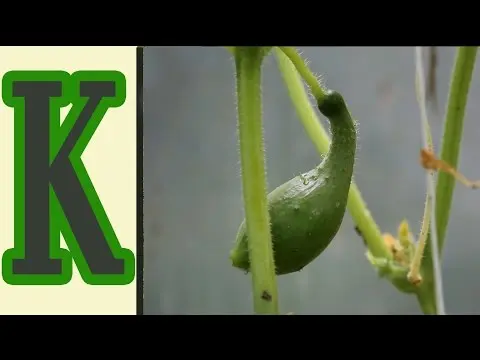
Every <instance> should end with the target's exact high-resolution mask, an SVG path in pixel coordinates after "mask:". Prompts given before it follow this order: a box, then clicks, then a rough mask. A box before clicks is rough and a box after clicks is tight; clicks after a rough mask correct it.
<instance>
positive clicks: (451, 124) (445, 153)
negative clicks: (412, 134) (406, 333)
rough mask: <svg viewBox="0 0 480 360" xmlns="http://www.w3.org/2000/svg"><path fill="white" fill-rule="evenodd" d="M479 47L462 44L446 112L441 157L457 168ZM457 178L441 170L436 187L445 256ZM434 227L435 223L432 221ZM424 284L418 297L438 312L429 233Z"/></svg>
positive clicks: (439, 231) (426, 308) (429, 309)
mask: <svg viewBox="0 0 480 360" xmlns="http://www.w3.org/2000/svg"><path fill="white" fill-rule="evenodd" d="M476 56H477V47H469V46H467V47H463V46H462V47H459V48H458V49H457V54H456V57H455V64H454V67H453V71H452V77H451V81H450V90H449V94H448V101H447V109H446V110H447V111H446V115H445V125H444V130H443V138H442V144H441V153H440V159H442V160H444V161H445V162H447V163H448V164H450V165H451V166H452V167H454V168H457V163H458V157H459V154H460V144H461V141H462V133H463V119H464V116H465V107H466V104H467V99H468V92H469V89H470V82H471V79H472V76H473V71H474V68H475V60H476ZM455 181H456V180H455V179H454V178H453V177H452V176H451V175H449V174H446V173H444V172H439V174H438V181H437V186H436V204H435V209H434V211H435V218H436V230H437V237H438V251H439V254H440V255H441V253H442V249H443V245H444V242H445V234H446V231H447V226H448V220H449V216H450V207H451V205H452V198H453V191H454V189H455ZM432 226H433V224H432ZM422 274H423V283H422V285H421V287H420V290H419V292H418V294H417V298H418V300H419V303H420V305H421V308H422V311H423V312H424V313H425V314H436V313H437V307H436V305H435V280H434V267H433V259H432V241H431V236H430V234H429V237H428V240H427V246H426V247H425V258H424V260H423V263H422Z"/></svg>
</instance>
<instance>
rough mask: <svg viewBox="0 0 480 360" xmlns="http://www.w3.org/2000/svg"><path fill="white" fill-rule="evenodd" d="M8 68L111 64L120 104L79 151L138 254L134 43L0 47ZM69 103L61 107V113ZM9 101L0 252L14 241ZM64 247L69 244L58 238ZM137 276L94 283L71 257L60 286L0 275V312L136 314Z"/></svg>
mask: <svg viewBox="0 0 480 360" xmlns="http://www.w3.org/2000/svg"><path fill="white" fill-rule="evenodd" d="M11 70H64V71H68V72H70V73H72V72H74V71H78V70H117V71H121V72H122V73H123V74H124V75H125V77H126V79H127V97H126V100H125V103H124V105H123V106H121V107H119V108H113V109H109V110H108V111H107V113H106V115H105V117H104V119H103V120H102V122H101V123H100V125H99V127H98V129H97V131H96V132H95V134H94V135H93V137H92V139H91V141H90V143H89V144H88V146H87V148H86V149H85V152H84V153H83V156H82V159H83V162H84V164H85V167H86V168H87V171H88V173H89V175H90V178H91V180H92V182H93V184H94V186H95V188H96V190H97V193H98V195H99V197H100V199H101V201H102V204H103V206H104V208H105V210H106V212H107V215H108V217H109V219H110V221H111V223H112V226H113V228H114V229H115V232H116V234H117V237H118V239H119V241H120V243H121V245H122V246H123V247H126V248H129V249H131V250H132V251H133V252H134V254H135V255H136V244H137V237H136V170H135V169H136V48H135V47H0V76H2V77H3V75H4V74H5V73H6V72H8V71H11ZM68 109H69V108H65V109H63V111H62V116H63V117H64V116H65V115H66V114H67V113H68ZM13 129H14V124H13V109H11V108H9V107H7V106H6V105H5V104H3V101H0V137H1V139H0V253H1V255H3V253H4V252H5V250H7V249H8V248H11V247H13V182H14V179H13ZM61 243H62V247H64V248H67V246H66V245H65V242H64V240H63V238H62V239H61ZM135 313H136V278H135V280H134V281H133V282H132V283H130V284H129V285H124V286H92V285H87V284H85V283H84V282H83V280H82V278H81V277H80V274H79V273H78V270H77V268H76V266H75V264H73V277H72V280H71V282H70V283H68V284H67V285H63V286H12V285H8V284H6V283H5V282H4V281H3V279H0V314H135Z"/></svg>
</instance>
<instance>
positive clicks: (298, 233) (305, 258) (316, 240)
mask: <svg viewBox="0 0 480 360" xmlns="http://www.w3.org/2000/svg"><path fill="white" fill-rule="evenodd" d="M319 110H320V112H321V113H322V114H323V115H325V116H326V117H327V118H328V120H329V122H330V127H331V131H332V142H331V145H330V149H329V151H328V153H327V155H326V156H325V158H324V159H323V161H322V162H321V164H320V165H319V166H317V167H316V168H315V169H313V170H310V171H308V172H306V173H304V174H302V175H299V176H296V177H294V178H293V179H291V180H289V181H287V182H286V183H284V184H283V185H280V186H279V187H277V188H276V189H275V190H273V191H272V192H271V193H270V194H269V195H268V205H269V213H270V221H271V232H272V244H273V250H274V258H275V267H276V274H277V275H282V274H289V273H292V272H296V271H299V270H301V269H302V268H303V267H305V266H306V265H307V264H309V263H310V262H312V261H313V260H314V259H315V258H316V257H317V256H319V255H320V254H321V253H322V252H323V251H324V250H325V248H326V247H327V246H328V245H329V244H330V242H331V241H332V239H333V238H334V237H335V235H336V233H337V231H338V229H339V228H340V225H341V223H342V221H343V217H344V215H345V208H346V205H347V198H348V192H349V189H350V183H351V180H352V174H353V166H354V162H355V151H356V141H357V134H356V129H355V125H354V122H353V120H352V117H351V115H350V113H349V111H348V108H347V105H346V104H345V101H344V100H343V97H342V96H341V95H340V94H339V93H338V92H335V91H329V92H327V95H326V97H325V98H324V100H323V102H322V103H321V104H320V105H319ZM230 259H231V261H232V264H233V266H234V267H237V268H239V269H242V270H245V271H249V270H250V261H249V252H248V235H247V232H246V225H245V220H244V221H243V222H242V224H241V225H240V228H239V229H238V233H237V238H236V242H235V245H234V248H233V249H232V251H231V252H230Z"/></svg>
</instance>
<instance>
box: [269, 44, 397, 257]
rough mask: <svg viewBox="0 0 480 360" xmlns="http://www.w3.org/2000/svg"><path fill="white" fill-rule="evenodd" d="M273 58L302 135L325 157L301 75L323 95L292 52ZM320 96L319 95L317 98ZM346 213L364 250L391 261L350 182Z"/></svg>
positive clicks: (325, 142) (324, 141) (325, 143)
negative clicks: (357, 232) (307, 137)
mask: <svg viewBox="0 0 480 360" xmlns="http://www.w3.org/2000/svg"><path fill="white" fill-rule="evenodd" d="M274 51H275V55H276V57H277V60H278V66H279V69H280V72H281V73H282V76H283V80H284V81H285V84H286V86H287V89H288V94H289V96H290V99H291V100H292V103H293V105H294V107H295V110H296V112H297V115H298V117H299V119H300V121H301V123H302V124H303V126H304V128H305V131H306V132H307V134H308V136H309V137H310V139H311V141H312V142H313V144H314V145H315V147H316V149H317V151H318V152H319V153H320V154H322V155H323V154H326V153H327V152H328V149H329V146H330V138H329V136H328V134H327V132H326V131H325V129H324V128H323V126H322V124H321V123H320V121H319V119H318V117H317V115H316V113H315V111H314V109H313V107H312V105H311V103H310V101H309V99H308V95H307V92H306V91H305V87H304V85H303V82H302V79H301V77H300V76H299V73H300V71H301V73H300V75H302V77H303V79H304V80H305V82H306V83H307V85H308V86H309V87H310V88H312V92H314V90H313V89H316V91H315V92H314V96H315V97H316V99H317V100H318V97H319V98H320V101H321V99H322V98H323V94H324V93H325V91H324V90H323V89H322V88H321V87H320V85H319V84H318V81H317V79H316V77H315V76H314V75H313V74H312V73H311V71H310V69H309V68H308V67H307V65H306V64H305V62H304V60H303V59H302V58H301V57H300V55H299V54H298V53H297V52H296V50H295V49H292V48H283V47H282V48H275V49H274ZM320 92H321V94H320ZM347 209H348V211H349V213H350V215H351V216H352V218H353V220H354V222H355V224H356V225H357V226H358V228H359V229H360V232H361V234H362V237H363V238H364V240H365V242H366V243H367V246H368V248H369V250H370V252H371V253H372V255H374V256H376V257H384V258H391V253H390V252H389V251H388V249H387V247H386V245H385V242H384V241H383V237H382V234H381V232H380V229H379V227H378V225H377V224H376V223H375V220H374V219H373V217H372V215H371V214H370V212H369V211H368V209H367V206H366V204H365V202H364V200H363V199H362V195H361V193H360V190H359V189H358V187H357V185H356V184H355V183H354V182H352V184H351V186H350V191H349V194H348V203H347Z"/></svg>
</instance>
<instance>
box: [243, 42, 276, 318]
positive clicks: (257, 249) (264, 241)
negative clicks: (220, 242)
mask: <svg viewBox="0 0 480 360" xmlns="http://www.w3.org/2000/svg"><path fill="white" fill-rule="evenodd" d="M234 55H235V67H236V85H237V102H238V130H239V138H240V157H241V168H242V185H243V199H244V206H245V219H246V225H247V231H248V237H249V252H250V270H251V273H252V283H253V298H254V301H253V302H254V311H255V313H257V314H278V290H277V279H276V276H275V264H274V257H273V249H272V239H271V233H270V218H269V212H268V203H267V184H266V175H265V159H264V144H263V126H262V99H261V80H262V79H261V69H262V61H263V58H264V56H265V49H264V48H260V47H237V48H235V51H234Z"/></svg>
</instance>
